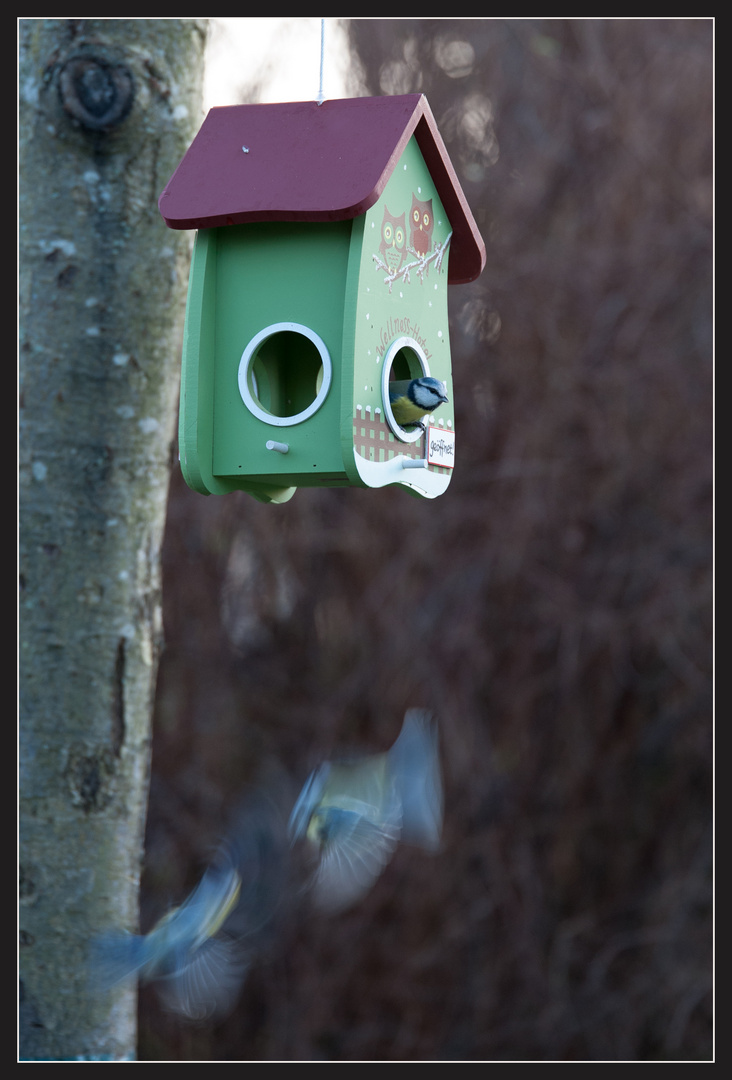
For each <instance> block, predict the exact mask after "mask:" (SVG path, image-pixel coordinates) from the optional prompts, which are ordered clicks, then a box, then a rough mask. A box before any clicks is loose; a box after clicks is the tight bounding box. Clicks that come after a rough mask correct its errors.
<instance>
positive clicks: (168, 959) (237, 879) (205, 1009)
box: [93, 848, 250, 1020]
mask: <svg viewBox="0 0 732 1080" xmlns="http://www.w3.org/2000/svg"><path fill="white" fill-rule="evenodd" d="M240 892H241V876H240V874H239V871H238V869H237V867H236V865H235V863H234V860H233V857H232V854H231V852H230V851H229V850H228V848H222V849H221V850H220V851H219V853H218V856H217V859H216V860H215V861H214V862H213V864H212V865H211V866H210V867H209V868H208V869H207V870H206V872H205V874H204V875H203V877H202V879H201V881H200V882H199V883H198V885H197V886H196V888H195V889H194V890H193V892H192V893H191V894H190V895H189V896H188V897H187V898H186V899H185V900H184V901H183V903H182V904H181V905H180V907H175V908H173V909H172V910H171V911H168V912H167V913H166V914H165V915H164V916H163V917H162V919H160V921H159V922H158V923H157V924H156V925H155V926H154V927H153V929H152V930H151V931H150V933H149V934H144V935H142V934H130V933H127V932H124V931H122V932H119V931H110V932H108V933H106V934H104V935H102V936H101V937H99V938H97V940H96V942H95V944H94V953H93V969H94V977H95V979H96V981H97V982H98V983H99V984H101V985H102V987H104V988H107V989H109V988H111V987H112V986H115V985H117V984H118V983H120V982H123V981H125V980H126V979H128V978H131V977H138V978H139V979H140V980H141V982H156V984H157V989H158V991H159V994H160V996H161V998H162V1000H163V1003H164V1004H165V1006H166V1007H167V1008H169V1009H170V1010H171V1011H172V1012H176V1013H179V1014H181V1015H182V1016H185V1017H186V1018H187V1019H189V1020H205V1019H209V1018H221V1017H222V1016H224V1015H226V1013H228V1012H229V1011H230V1009H231V1008H232V1007H233V1005H234V1002H235V1001H236V997H237V995H238V993H239V990H240V988H241V985H242V982H243V980H244V976H245V975H246V972H247V969H248V967H249V962H250V961H249V954H248V952H247V951H246V950H245V949H244V948H243V947H242V943H241V939H240V938H239V937H237V936H234V935H232V934H229V933H227V932H226V931H225V930H224V929H223V928H224V925H225V923H226V921H227V919H228V918H229V917H230V915H231V914H232V912H233V911H234V909H235V908H236V906H237V904H238V902H239V896H240Z"/></svg>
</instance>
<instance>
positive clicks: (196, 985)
mask: <svg viewBox="0 0 732 1080" xmlns="http://www.w3.org/2000/svg"><path fill="white" fill-rule="evenodd" d="M249 966H250V959H249V954H248V952H247V951H246V950H245V949H244V948H243V946H242V945H241V943H240V942H238V941H237V940H236V939H235V938H232V937H229V936H226V935H221V936H220V937H216V938H209V939H208V940H207V941H206V942H204V944H203V945H202V946H201V947H200V948H199V949H196V950H195V952H192V953H189V954H188V957H187V959H186V962H185V963H184V964H182V965H181V966H180V967H179V969H178V971H177V972H176V974H174V975H171V976H169V977H168V978H165V979H161V980H160V981H159V982H158V983H157V990H158V995H159V997H160V999H161V1001H162V1002H163V1005H164V1006H165V1008H167V1009H168V1010H169V1011H171V1012H175V1013H178V1014H179V1015H180V1016H185V1017H186V1019H188V1020H198V1021H202V1020H221V1019H223V1018H224V1017H225V1016H227V1015H228V1014H229V1013H230V1012H231V1010H232V1009H233V1008H234V1005H235V1004H236V999H237V997H238V996H239V992H240V990H241V987H242V984H243V982H244V978H245V976H246V973H247V971H248V969H249Z"/></svg>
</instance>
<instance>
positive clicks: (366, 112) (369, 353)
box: [159, 94, 485, 502]
mask: <svg viewBox="0 0 732 1080" xmlns="http://www.w3.org/2000/svg"><path fill="white" fill-rule="evenodd" d="M159 206H160V212H161V214H162V216H163V218H164V220H165V222H166V224H167V225H168V226H169V227H170V228H173V229H196V230H198V231H197V235H196V239H195V245H194V251H193V259H192V263H191V272H190V281H189V288H188V304H187V309H186V323H185V336H184V345H183V366H182V380H181V402H180V425H179V441H180V459H181V467H182V470H183V474H184V476H185V479H186V482H187V483H188V484H189V486H190V487H192V488H193V489H194V490H195V491H199V492H202V493H203V494H212V493H223V492H227V491H232V490H236V489H241V490H244V491H248V492H249V493H250V494H252V495H254V496H255V497H256V498H258V499H261V500H263V501H272V502H284V501H285V500H287V499H288V498H290V496H291V495H292V494H293V492H294V490H295V489H296V488H297V487H312V486H341V485H356V486H361V487H372V488H377V487H383V486H385V485H387V484H401V485H402V486H403V487H404V488H405V489H406V490H407V491H409V492H410V493H412V494H414V495H419V496H424V497H426V498H434V497H435V496H437V495H440V494H441V493H442V492H444V491H445V489H446V488H447V486H448V484H449V482H450V478H451V475H452V469H453V465H454V461H455V438H456V432H455V417H454V390H453V379H452V367H451V361H450V340H449V333H448V309H447V287H448V284H453V283H460V282H467V281H472V280H473V279H474V278H476V277H478V275H479V274H480V273H481V271H482V269H483V266H484V264H485V246H484V244H483V241H482V238H481V236H480V233H479V232H478V228H477V226H476V224H475V221H474V219H473V216H472V214H471V212H470V209H469V207H468V204H467V202H466V199H465V196H464V194H463V192H462V189H461V187H460V184H459V182H458V179H457V177H456V175H455V171H454V169H453V167H452V165H451V163H450V160H449V158H448V155H447V151H446V149H445V146H444V143H443V141H442V139H441V137H440V134H439V132H438V130H437V126H436V124H435V121H434V118H433V116H432V113H431V111H430V108H429V105H428V104H427V99H426V98H425V97H424V96H423V95H421V94H409V95H404V96H399V97H377V98H349V99H344V100H336V101H327V100H326V101H324V102H323V103H322V104H320V105H318V104H317V103H316V102H314V101H312V102H310V101H302V102H290V103H284V104H263V105H232V106H226V107H221V108H214V109H211V110H210V111H209V113H208V115H207V117H206V119H205V121H204V123H203V125H202V127H201V129H200V131H199V132H198V134H197V136H196V138H195V139H194V140H193V142H192V144H191V146H190V148H189V150H188V152H187V153H186V154H185V156H184V157H183V159H182V161H181V163H180V165H179V166H178V168H177V169H176V171H175V173H174V174H173V176H172V177H171V179H170V181H169V182H168V185H167V187H166V188H165V190H164V191H163V193H162V195H161V196H160V202H159ZM425 377H427V378H429V379H436V380H438V381H439V383H441V384H444V385H443V387H442V391H443V393H442V397H443V398H447V400H446V401H445V400H440V401H437V402H436V405H437V407H436V408H434V411H431V410H430V409H429V408H428V409H427V410H426V411H425V413H424V415H423V416H422V417H421V421H420V423H421V426H419V425H418V424H417V423H416V421H415V419H414V416H413V414H415V415H416V414H419V412H420V409H421V406H420V408H419V409H416V410H415V409H414V408H412V410H411V412H410V413H409V414H407V413H404V414H403V413H402V411H401V406H402V404H404V403H403V402H397V401H392V398H395V397H396V396H397V395H396V393H395V391H394V387H395V386H400V387H402V388H403V389H406V388H407V387H408V385H409V383H410V382H412V381H413V380H419V379H423V378H425ZM413 392H414V391H413ZM402 396H403V394H402Z"/></svg>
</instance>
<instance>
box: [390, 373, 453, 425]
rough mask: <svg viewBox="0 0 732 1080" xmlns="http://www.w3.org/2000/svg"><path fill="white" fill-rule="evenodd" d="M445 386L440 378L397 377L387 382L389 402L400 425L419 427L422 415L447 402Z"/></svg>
mask: <svg viewBox="0 0 732 1080" xmlns="http://www.w3.org/2000/svg"><path fill="white" fill-rule="evenodd" d="M448 400H449V399H448V396H447V387H446V386H445V384H444V382H442V381H441V380H440V379H433V378H432V376H431V375H423V376H422V378H420V379H411V380H410V379H398V380H393V381H392V382H390V383H389V403H390V405H391V411H392V413H393V414H394V419H395V420H396V422H397V424H399V426H400V427H421V428H422V430H423V431H424V424H423V423H422V417H423V416H425V415H426V414H427V413H432V412H434V411H435V409H437V408H438V407H439V406H440V405H442V404H443V403H445V402H447V401H448Z"/></svg>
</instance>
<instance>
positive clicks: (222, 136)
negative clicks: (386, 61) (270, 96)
mask: <svg viewBox="0 0 732 1080" xmlns="http://www.w3.org/2000/svg"><path fill="white" fill-rule="evenodd" d="M412 135H415V137H416V139H417V143H418V144H419V148H420V150H421V151H422V155H423V157H424V159H425V162H426V164H427V167H428V169H429V170H430V173H431V175H432V179H433V180H434V182H435V187H436V188H437V192H438V194H439V196H440V199H441V200H442V203H443V206H444V207H445V211H446V213H447V216H448V218H449V219H450V224H451V225H452V229H453V236H452V241H451V243H450V259H449V263H448V267H449V275H448V280H449V281H450V282H452V283H460V282H466V281H473V280H474V279H475V278H477V277H478V275H479V274H480V272H481V271H482V269H483V267H484V266H485V244H484V243H483V238H482V237H481V235H480V233H479V231H478V227H477V225H476V223H475V220H474V218H473V215H472V213H471V212H470V207H469V206H468V203H467V200H466V198H465V195H464V194H463V190H462V188H461V187H460V182H459V180H458V178H457V176H456V174H455V170H454V168H453V166H452V162H451V161H450V158H449V156H448V153H447V149H446V147H445V144H444V142H443V141H442V137H441V135H440V133H439V131H438V130H437V125H436V123H435V119H434V117H433V115H432V112H431V110H430V107H429V105H428V103H427V98H426V97H425V96H424V94H403V95H401V96H395V97H370V98H341V99H337V100H334V101H328V100H326V101H324V102H323V103H322V105H318V104H317V102H315V101H291V102H282V103H276V104H262V105H226V106H221V107H218V108H214V109H211V110H209V113H208V115H207V116H206V119H205V120H204V122H203V124H202V125H201V129H200V131H199V132H198V134H197V135H196V137H195V139H194V140H193V142H192V143H191V145H190V147H189V148H188V151H187V152H186V154H185V156H184V157H183V159H182V161H181V163H180V165H179V166H178V168H177V169H176V170H175V172H174V173H173V175H172V176H171V178H170V180H169V181H168V183H167V185H166V187H165V190H164V191H163V193H162V195H161V196H160V200H159V203H158V205H159V207H160V213H161V214H162V216H163V219H164V221H165V224H166V225H168V226H169V228H171V229H210V228H214V227H216V226H219V225H239V224H242V223H244V222H250V221H341V220H344V219H346V218H354V217H358V215H359V214H364V213H365V212H366V211H367V210H368V209H369V207H371V206H373V205H374V203H375V202H376V201H377V200H378V198H379V196H380V195H381V193H382V191H383V190H384V188H385V186H386V182H387V180H388V179H389V177H390V176H391V173H392V171H393V170H394V168H395V166H396V164H397V162H398V161H399V158H400V157H401V155H402V151H403V150H404V147H405V146H406V144H407V142H408V141H409V139H410V137H411V136H412ZM244 148H246V149H244Z"/></svg>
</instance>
